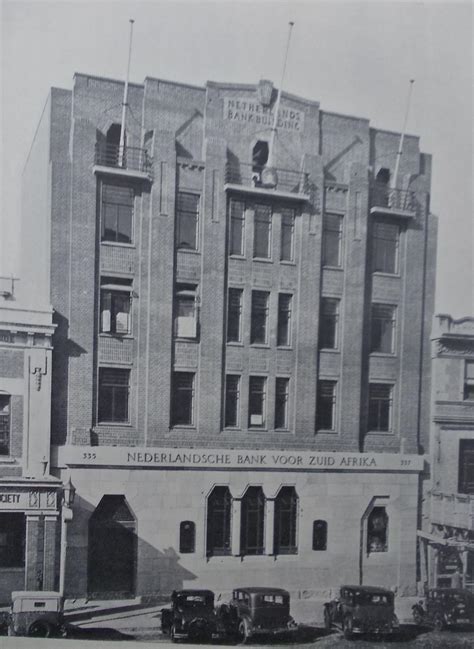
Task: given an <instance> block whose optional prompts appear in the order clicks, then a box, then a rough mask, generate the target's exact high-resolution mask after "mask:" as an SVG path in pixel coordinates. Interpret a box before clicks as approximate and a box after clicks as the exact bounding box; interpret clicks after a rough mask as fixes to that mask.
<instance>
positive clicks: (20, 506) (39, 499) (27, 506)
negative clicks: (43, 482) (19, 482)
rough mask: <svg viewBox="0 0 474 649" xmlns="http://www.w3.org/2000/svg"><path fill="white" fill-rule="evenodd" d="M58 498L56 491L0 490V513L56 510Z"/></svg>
mask: <svg viewBox="0 0 474 649" xmlns="http://www.w3.org/2000/svg"><path fill="white" fill-rule="evenodd" d="M56 501H57V498H56V492H55V491H45V490H36V489H30V490H27V491H21V490H20V489H18V490H15V489H1V490H0V511H5V510H18V511H26V510H32V509H33V510H48V511H51V510H53V511H54V510H55V509H57V502H56Z"/></svg>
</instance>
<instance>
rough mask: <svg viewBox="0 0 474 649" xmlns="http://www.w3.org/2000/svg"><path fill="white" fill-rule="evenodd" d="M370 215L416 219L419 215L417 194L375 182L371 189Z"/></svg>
mask: <svg viewBox="0 0 474 649" xmlns="http://www.w3.org/2000/svg"><path fill="white" fill-rule="evenodd" d="M370 213H371V214H376V215H379V216H395V217H397V216H398V217H401V218H408V219H414V218H416V217H417V215H418V202H417V200H416V193H415V192H414V191H411V190H409V189H398V188H393V187H390V186H388V185H387V184H385V183H378V182H374V183H372V186H371V188H370Z"/></svg>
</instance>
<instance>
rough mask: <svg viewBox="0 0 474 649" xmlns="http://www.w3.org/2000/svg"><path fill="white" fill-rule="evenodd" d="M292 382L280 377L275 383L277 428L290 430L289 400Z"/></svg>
mask: <svg viewBox="0 0 474 649" xmlns="http://www.w3.org/2000/svg"><path fill="white" fill-rule="evenodd" d="M289 388H290V380H289V379H287V378H282V377H278V378H277V379H276V381H275V428H276V429H278V428H281V429H284V430H286V429H287V428H288V399H289Z"/></svg>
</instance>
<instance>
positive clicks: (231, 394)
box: [225, 374, 240, 428]
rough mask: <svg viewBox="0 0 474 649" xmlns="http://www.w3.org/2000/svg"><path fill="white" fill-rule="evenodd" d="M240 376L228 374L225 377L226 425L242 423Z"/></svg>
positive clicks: (232, 426) (231, 426)
mask: <svg viewBox="0 0 474 649" xmlns="http://www.w3.org/2000/svg"><path fill="white" fill-rule="evenodd" d="M239 411H240V376H238V375H237V374H227V376H226V379H225V427H226V428H235V427H236V426H238V425H239V423H240V417H239V415H240V412H239Z"/></svg>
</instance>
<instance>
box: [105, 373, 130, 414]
mask: <svg viewBox="0 0 474 649" xmlns="http://www.w3.org/2000/svg"><path fill="white" fill-rule="evenodd" d="M129 379H130V370H125V369H118V368H117V369H115V368H109V367H101V368H100V369H99V412H98V416H99V422H101V421H109V422H125V423H126V422H128V398H129Z"/></svg>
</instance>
